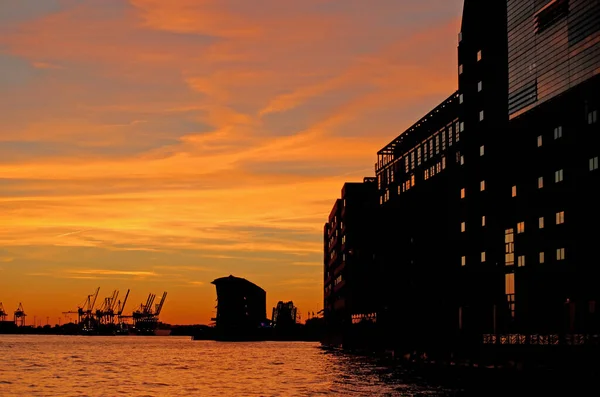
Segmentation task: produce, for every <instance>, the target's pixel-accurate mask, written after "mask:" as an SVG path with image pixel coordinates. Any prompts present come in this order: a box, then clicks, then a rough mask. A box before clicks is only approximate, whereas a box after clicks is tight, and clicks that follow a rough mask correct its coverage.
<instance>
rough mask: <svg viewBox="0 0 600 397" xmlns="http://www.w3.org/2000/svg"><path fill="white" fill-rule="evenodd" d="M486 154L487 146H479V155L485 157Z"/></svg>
mask: <svg viewBox="0 0 600 397" xmlns="http://www.w3.org/2000/svg"><path fill="white" fill-rule="evenodd" d="M484 154H485V146H484V145H481V146H479V155H480V156H483V155H484Z"/></svg>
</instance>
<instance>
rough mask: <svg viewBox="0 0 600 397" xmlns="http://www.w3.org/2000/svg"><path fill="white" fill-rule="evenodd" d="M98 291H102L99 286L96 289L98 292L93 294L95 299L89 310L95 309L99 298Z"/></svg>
mask: <svg viewBox="0 0 600 397" xmlns="http://www.w3.org/2000/svg"><path fill="white" fill-rule="evenodd" d="M98 292H100V287H98V288H97V289H96V293H95V294H94V295H93V296H94V299H93V300H92V303H90V308H89V310H93V309H94V306H95V305H96V299H97V298H98Z"/></svg>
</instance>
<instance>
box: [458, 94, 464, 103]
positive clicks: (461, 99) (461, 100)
mask: <svg viewBox="0 0 600 397" xmlns="http://www.w3.org/2000/svg"><path fill="white" fill-rule="evenodd" d="M463 100H464V99H463V94H460V95H459V96H458V103H463Z"/></svg>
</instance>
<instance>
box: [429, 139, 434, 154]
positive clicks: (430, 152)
mask: <svg viewBox="0 0 600 397" xmlns="http://www.w3.org/2000/svg"><path fill="white" fill-rule="evenodd" d="M429 157H433V139H430V140H429Z"/></svg>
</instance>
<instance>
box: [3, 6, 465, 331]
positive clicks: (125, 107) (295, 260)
mask: <svg viewBox="0 0 600 397" xmlns="http://www.w3.org/2000/svg"><path fill="white" fill-rule="evenodd" d="M461 7H462V1H447V0H422V1H416V0H410V1H398V0H375V1H370V2H367V1H364V0H343V1H335V0H305V1H294V2H292V1H283V2H282V1H275V0H256V1H251V2H249V1H247V0H169V1H165V0H129V1H126V0H84V1H76V0H44V1H39V0H19V1H3V2H0V109H1V110H0V115H1V122H0V302H3V303H4V307H5V308H6V310H7V311H9V312H10V313H11V314H12V311H13V310H14V309H16V307H17V306H18V304H19V302H22V303H23V305H24V308H25V311H26V312H27V314H28V318H27V322H28V323H32V321H33V316H34V315H35V316H36V317H37V319H38V320H39V319H43V321H42V323H43V324H45V323H46V317H50V323H51V324H55V323H56V322H57V321H58V318H59V316H61V312H63V311H67V310H74V309H76V307H77V305H78V304H80V303H81V302H82V301H83V300H84V299H85V297H86V296H87V295H88V294H90V293H92V292H93V291H94V290H95V289H96V288H97V287H100V295H99V297H104V296H109V295H110V294H111V293H112V291H113V290H114V289H119V290H120V291H121V293H122V294H124V293H125V291H126V290H127V289H131V290H132V292H131V296H130V298H129V299H130V300H129V303H128V307H127V308H126V312H130V311H131V310H132V309H134V308H135V306H136V305H139V303H141V302H142V301H143V300H145V298H146V296H147V295H148V293H150V292H153V293H155V294H157V295H158V294H162V292H163V291H168V293H169V294H168V298H167V301H166V303H165V307H164V309H163V312H162V315H161V321H164V322H168V323H172V324H191V323H204V324H207V323H209V322H210V318H211V317H212V316H214V306H215V299H216V294H215V288H214V286H213V285H211V284H210V282H211V281H212V280H213V279H215V278H218V277H222V276H227V275H229V274H233V275H235V276H238V277H243V278H246V279H248V280H251V281H252V282H254V283H256V284H257V285H259V286H261V287H262V288H264V289H265V290H266V291H267V307H268V310H267V312H269V311H270V309H271V307H272V306H274V305H275V304H276V303H277V301H279V300H284V301H287V300H293V301H294V303H295V305H296V306H297V307H298V308H299V311H300V313H301V315H302V319H303V320H304V319H305V318H306V313H307V312H308V311H310V312H315V313H316V312H317V311H318V310H320V309H321V308H322V295H323V269H322V266H323V264H322V262H323V236H322V233H323V224H324V222H326V220H327V216H328V214H329V212H330V211H331V207H332V205H333V203H334V201H335V199H336V198H337V197H339V194H340V190H341V188H342V185H343V183H344V182H345V181H360V180H362V178H363V177H364V176H373V175H374V166H373V164H374V163H375V161H376V152H377V150H378V149H380V148H382V147H383V146H385V145H386V144H387V143H388V142H389V141H391V140H392V139H393V138H395V137H396V136H397V135H398V134H399V133H400V132H401V131H404V130H405V129H406V128H407V127H409V126H410V125H411V124H412V123H413V122H414V121H415V120H418V119H419V118H420V117H421V116H423V115H424V114H425V113H426V112H427V111H428V110H429V109H431V108H432V107H433V106H435V105H436V104H437V103H439V102H440V101H441V100H443V99H444V98H446V97H447V95H448V93H450V92H454V90H456V87H457V81H456V80H457V72H456V58H457V56H456V44H457V33H458V31H459V17H460V13H461V11H462V9H461ZM63 321H64V320H63Z"/></svg>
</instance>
